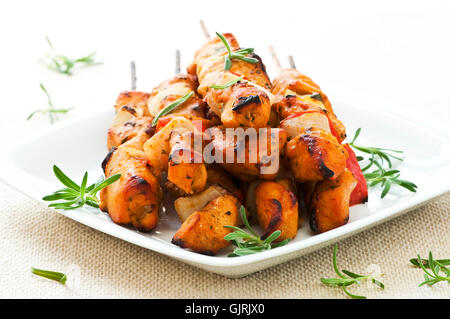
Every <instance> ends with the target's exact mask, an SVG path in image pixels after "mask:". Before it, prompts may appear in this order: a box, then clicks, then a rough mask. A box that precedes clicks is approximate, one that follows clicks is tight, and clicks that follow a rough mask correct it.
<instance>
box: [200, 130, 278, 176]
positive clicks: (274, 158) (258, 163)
mask: <svg viewBox="0 0 450 319" xmlns="http://www.w3.org/2000/svg"><path fill="white" fill-rule="evenodd" d="M246 132H247V131H244V130H243V129H242V131H241V132H239V131H235V132H234V133H235V135H234V136H231V137H230V136H229V137H227V134H226V130H224V129H223V128H217V127H215V128H212V129H210V130H207V131H206V132H205V134H207V135H209V136H207V137H206V138H207V139H212V143H211V145H212V146H213V147H214V157H215V159H216V162H219V163H221V164H220V165H221V166H222V167H223V168H224V169H225V170H226V171H228V172H229V173H230V174H231V175H233V176H234V177H235V178H237V179H239V180H241V181H252V180H255V179H257V178H262V179H274V178H275V177H276V175H277V173H278V170H279V165H278V164H279V157H280V152H281V150H282V149H283V147H284V145H285V143H286V139H287V134H286V132H285V131H284V130H283V129H279V128H270V127H269V128H265V129H264V130H259V131H258V132H256V133H255V134H254V135H252V133H251V132H250V133H249V134H250V135H246ZM239 133H242V134H239ZM260 145H261V146H262V145H264V146H266V147H265V148H264V147H263V148H260ZM227 154H228V155H227ZM227 157H232V158H229V159H228V160H227Z"/></svg>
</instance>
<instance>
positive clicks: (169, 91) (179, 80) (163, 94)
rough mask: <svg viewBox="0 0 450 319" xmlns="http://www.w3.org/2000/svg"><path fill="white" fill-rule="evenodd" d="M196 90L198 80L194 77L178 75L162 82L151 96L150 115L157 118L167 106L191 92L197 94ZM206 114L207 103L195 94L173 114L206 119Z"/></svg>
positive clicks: (149, 102) (149, 101) (149, 100)
mask: <svg viewBox="0 0 450 319" xmlns="http://www.w3.org/2000/svg"><path fill="white" fill-rule="evenodd" d="M196 89H197V84H196V79H195V77H194V76H192V75H186V74H177V75H176V76H174V77H173V78H171V79H169V80H167V81H164V82H162V83H161V84H160V85H158V86H157V87H155V88H154V89H153V90H152V92H151V93H150V95H149V99H148V110H149V113H150V115H151V116H152V117H154V116H156V115H157V114H158V113H159V112H160V111H161V110H162V109H164V108H165V107H166V106H168V105H169V104H171V103H172V102H174V101H176V100H177V99H179V98H180V97H182V96H184V95H186V94H187V93H189V92H191V91H194V92H196ZM205 112H206V106H205V103H204V102H203V100H202V99H200V98H199V97H198V96H197V95H196V94H194V95H193V96H192V97H191V98H189V99H188V100H187V101H186V102H184V103H183V104H182V105H180V106H179V107H177V108H176V109H175V110H173V111H172V112H171V114H175V115H180V114H184V115H191V116H194V117H200V118H204V117H205Z"/></svg>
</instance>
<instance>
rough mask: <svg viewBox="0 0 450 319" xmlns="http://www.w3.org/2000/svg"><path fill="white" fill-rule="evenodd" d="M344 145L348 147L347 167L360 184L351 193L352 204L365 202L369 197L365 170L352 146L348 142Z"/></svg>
mask: <svg viewBox="0 0 450 319" xmlns="http://www.w3.org/2000/svg"><path fill="white" fill-rule="evenodd" d="M344 147H345V148H346V149H347V153H348V159H347V168H348V170H350V172H352V174H353V177H355V178H356V180H357V181H358V184H357V185H356V187H355V189H354V190H353V192H352V194H351V195H350V206H353V205H357V204H363V203H365V202H367V200H368V199H369V190H368V188H367V182H366V179H365V178H364V175H363V172H362V171H361V167H360V166H359V163H358V160H357V159H356V155H355V152H353V150H352V148H351V147H350V145H348V144H344Z"/></svg>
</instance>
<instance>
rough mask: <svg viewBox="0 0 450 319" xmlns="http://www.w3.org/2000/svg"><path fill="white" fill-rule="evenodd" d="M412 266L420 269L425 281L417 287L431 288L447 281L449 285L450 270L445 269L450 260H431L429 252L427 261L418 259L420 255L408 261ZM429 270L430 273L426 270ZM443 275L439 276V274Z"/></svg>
mask: <svg viewBox="0 0 450 319" xmlns="http://www.w3.org/2000/svg"><path fill="white" fill-rule="evenodd" d="M409 261H410V262H411V263H412V264H413V265H414V266H416V267H420V268H422V270H423V271H424V274H423V277H424V279H425V281H423V282H422V283H421V284H419V287H421V286H423V285H428V286H432V285H434V284H435V283H438V282H441V281H447V282H448V283H450V269H449V268H447V267H445V266H448V265H450V259H440V260H439V259H438V260H435V259H433V254H432V253H431V251H430V252H429V253H428V260H426V259H422V258H420V255H417V258H413V259H410V260H409ZM427 269H430V270H431V273H430V272H429V271H428V270H427ZM441 272H442V273H443V274H444V275H445V277H444V276H441V274H440V273H441Z"/></svg>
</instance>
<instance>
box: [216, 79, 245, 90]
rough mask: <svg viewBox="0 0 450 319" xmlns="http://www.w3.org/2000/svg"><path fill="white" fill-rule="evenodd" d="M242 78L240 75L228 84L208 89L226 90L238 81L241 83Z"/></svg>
mask: <svg viewBox="0 0 450 319" xmlns="http://www.w3.org/2000/svg"><path fill="white" fill-rule="evenodd" d="M243 78H244V76H243V75H241V76H240V77H238V78H236V79H234V80H231V81H230V82H227V83H225V84H224V85H210V86H209V87H210V88H212V89H216V90H225V89H226V88H229V87H230V86H233V85H235V84H236V83H238V82H239V81H242V79H243Z"/></svg>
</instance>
